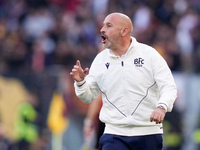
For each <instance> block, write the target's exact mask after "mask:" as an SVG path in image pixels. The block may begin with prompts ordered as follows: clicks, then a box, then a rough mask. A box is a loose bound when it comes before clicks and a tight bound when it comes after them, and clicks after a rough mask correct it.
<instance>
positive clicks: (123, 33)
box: [121, 28, 128, 36]
mask: <svg viewBox="0 0 200 150" xmlns="http://www.w3.org/2000/svg"><path fill="white" fill-rule="evenodd" d="M127 34H128V28H124V29H122V30H121V35H122V36H126V35H127Z"/></svg>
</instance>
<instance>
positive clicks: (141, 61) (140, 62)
mask: <svg viewBox="0 0 200 150" xmlns="http://www.w3.org/2000/svg"><path fill="white" fill-rule="evenodd" d="M134 64H135V66H136V67H142V65H143V64H144V59H142V58H141V57H139V58H135V59H134Z"/></svg>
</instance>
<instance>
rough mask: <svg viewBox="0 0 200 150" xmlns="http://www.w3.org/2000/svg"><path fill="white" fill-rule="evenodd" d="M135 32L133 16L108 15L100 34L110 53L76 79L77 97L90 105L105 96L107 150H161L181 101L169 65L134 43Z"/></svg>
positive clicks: (103, 116) (102, 114) (104, 143)
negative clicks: (168, 119)
mask: <svg viewBox="0 0 200 150" xmlns="http://www.w3.org/2000/svg"><path fill="white" fill-rule="evenodd" d="M132 30H133V26H132V22H131V20H130V18H129V17H128V16H126V15H124V14H121V13H112V14H110V15H108V16H107V17H106V18H105V20H104V22H103V27H102V29H101V30H100V32H101V37H102V43H103V46H104V47H105V48H106V49H105V50H104V51H102V52H101V53H99V54H98V55H97V56H96V58H95V59H94V61H93V63H92V65H91V68H90V73H89V74H88V72H89V69H88V68H86V69H84V70H83V69H82V68H81V64H80V61H77V63H76V65H75V66H74V68H73V69H72V72H71V73H70V74H71V76H72V77H73V78H74V80H75V84H74V86H75V92H76V95H77V96H78V97H79V98H80V99H81V100H82V101H83V102H84V103H90V102H92V101H93V100H94V99H95V98H96V97H97V96H98V95H99V93H100V92H101V93H102V101H103V106H102V109H101V111H100V116H99V118H100V120H101V121H102V122H104V123H105V124H106V126H105V130H104V134H103V135H102V137H101V139H100V146H101V148H102V149H103V150H161V149H162V134H163V129H162V121H163V120H164V117H165V114H166V112H170V111H171V110H172V107H173V103H174V101H175V99H176V96H177V90H176V85H175V83H174V79H173V76H172V74H171V71H170V69H169V67H168V66H167V64H166V62H165V60H164V59H163V58H162V57H161V56H160V55H159V54H158V52H157V51H156V50H155V49H153V48H152V47H150V46H147V45H145V44H142V43H139V42H137V41H136V39H135V38H134V37H131V33H132ZM144 36H145V35H144Z"/></svg>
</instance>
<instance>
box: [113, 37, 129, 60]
mask: <svg viewBox="0 0 200 150" xmlns="http://www.w3.org/2000/svg"><path fill="white" fill-rule="evenodd" d="M131 42H132V40H131V37H130V38H129V39H125V40H121V42H120V43H119V44H118V45H117V46H116V47H115V48H113V49H111V51H112V53H113V54H114V55H116V56H120V57H121V56H122V55H124V54H125V53H126V52H127V51H128V48H129V47H130V45H131Z"/></svg>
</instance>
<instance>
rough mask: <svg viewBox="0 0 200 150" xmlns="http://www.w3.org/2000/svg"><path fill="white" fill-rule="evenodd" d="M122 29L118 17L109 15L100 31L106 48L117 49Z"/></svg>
mask: <svg viewBox="0 0 200 150" xmlns="http://www.w3.org/2000/svg"><path fill="white" fill-rule="evenodd" d="M121 29H122V28H121V26H120V22H119V21H118V20H117V18H116V17H114V16H112V15H109V16H107V17H106V18H105V20H104V22H103V27H102V28H101V30H100V32H101V37H102V43H103V46H104V47H105V48H109V49H112V50H114V49H115V46H116V44H118V42H119V40H120V31H121Z"/></svg>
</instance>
